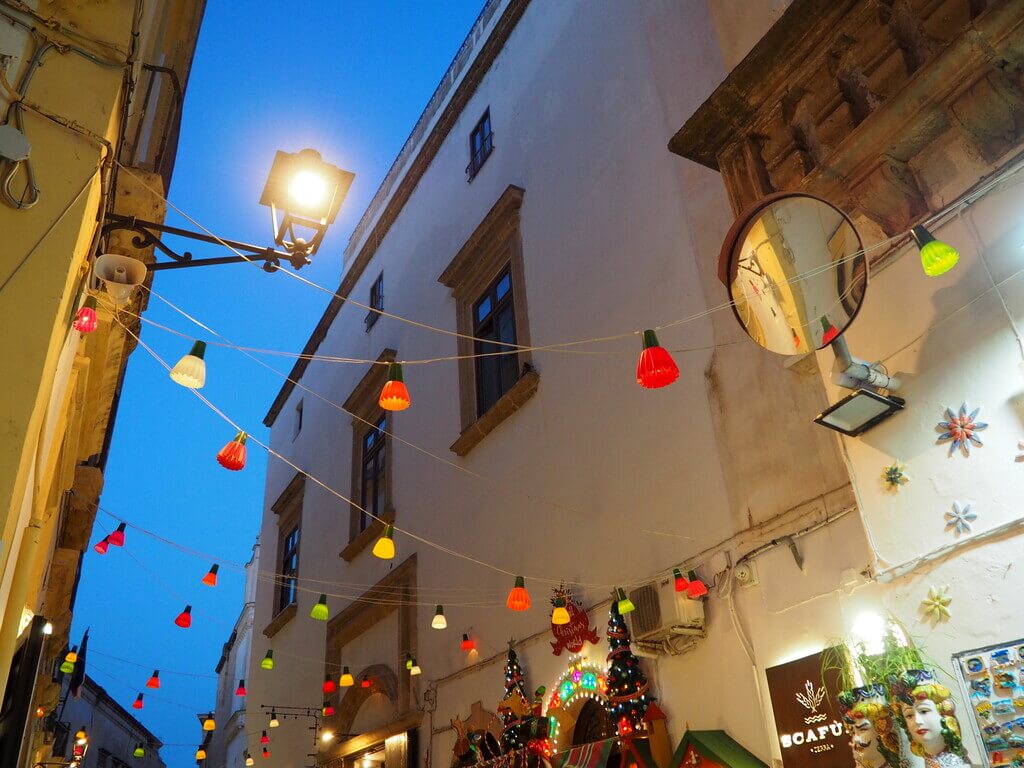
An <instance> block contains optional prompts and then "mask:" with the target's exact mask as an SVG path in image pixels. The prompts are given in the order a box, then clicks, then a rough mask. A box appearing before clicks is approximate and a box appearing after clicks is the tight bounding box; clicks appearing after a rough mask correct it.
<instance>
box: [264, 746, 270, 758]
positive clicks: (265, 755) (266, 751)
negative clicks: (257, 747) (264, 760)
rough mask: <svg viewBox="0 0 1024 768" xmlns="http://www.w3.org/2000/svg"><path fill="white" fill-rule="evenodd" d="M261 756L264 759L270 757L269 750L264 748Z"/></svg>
mask: <svg viewBox="0 0 1024 768" xmlns="http://www.w3.org/2000/svg"><path fill="white" fill-rule="evenodd" d="M263 756H264V757H270V750H269V749H267V748H266V747H264V748H263Z"/></svg>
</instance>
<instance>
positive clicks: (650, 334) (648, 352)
mask: <svg viewBox="0 0 1024 768" xmlns="http://www.w3.org/2000/svg"><path fill="white" fill-rule="evenodd" d="M643 343H644V348H643V351H641V352H640V359H639V360H638V361H637V364H636V383H637V384H639V385H640V386H641V387H644V388H645V389H658V388H659V387H667V386H668V385H669V384H671V383H672V382H673V381H675V380H676V379H678V378H679V366H677V365H676V362H675V360H673V359H672V355H670V354H669V353H668V350H667V349H665V348H664V347H662V346H661V345H660V344H658V335H657V334H656V333H655V332H654V331H644V333H643Z"/></svg>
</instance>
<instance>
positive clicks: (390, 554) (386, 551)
mask: <svg viewBox="0 0 1024 768" xmlns="http://www.w3.org/2000/svg"><path fill="white" fill-rule="evenodd" d="M373 554H374V556H375V557H379V558H380V559H381V560H393V559H394V557H395V526H393V525H392V524H391V523H388V524H387V526H386V527H385V528H384V533H382V534H381V535H380V538H379V539H377V543H376V544H374V545H373Z"/></svg>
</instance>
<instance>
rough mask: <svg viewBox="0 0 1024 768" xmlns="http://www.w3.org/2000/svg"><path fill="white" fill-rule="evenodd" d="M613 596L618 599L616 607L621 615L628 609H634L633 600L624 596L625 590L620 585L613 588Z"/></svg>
mask: <svg viewBox="0 0 1024 768" xmlns="http://www.w3.org/2000/svg"><path fill="white" fill-rule="evenodd" d="M615 598H616V600H618V603H617V607H618V609H619V613H620V614H621V615H623V616H625V615H626V614H627V613H629V612H630V611H635V610H636V606H635V605H633V601H632V600H630V599H629V598H628V597H626V590H624V589H623V588H622V587H618V588H617V589H616V590H615Z"/></svg>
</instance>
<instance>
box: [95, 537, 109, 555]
mask: <svg viewBox="0 0 1024 768" xmlns="http://www.w3.org/2000/svg"><path fill="white" fill-rule="evenodd" d="M109 548H110V537H109V536H104V537H103V538H102V539H100V540H99V541H97V542H96V546H94V547H93V551H94V552H95V553H96V554H98V555H105V554H107V550H108V549H109Z"/></svg>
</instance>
